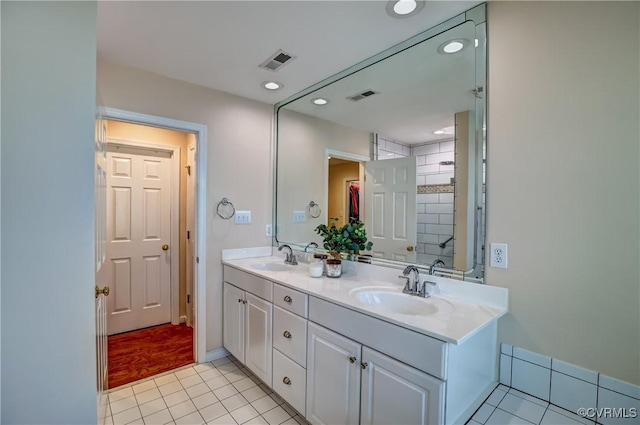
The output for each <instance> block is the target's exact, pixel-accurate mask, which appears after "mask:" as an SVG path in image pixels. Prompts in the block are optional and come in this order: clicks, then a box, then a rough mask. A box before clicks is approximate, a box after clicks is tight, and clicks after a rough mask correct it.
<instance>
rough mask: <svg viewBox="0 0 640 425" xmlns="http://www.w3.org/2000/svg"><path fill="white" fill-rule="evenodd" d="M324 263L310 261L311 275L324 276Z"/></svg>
mask: <svg viewBox="0 0 640 425" xmlns="http://www.w3.org/2000/svg"><path fill="white" fill-rule="evenodd" d="M323 270H324V263H323V262H322V261H312V262H310V263H309V276H311V277H322V272H323Z"/></svg>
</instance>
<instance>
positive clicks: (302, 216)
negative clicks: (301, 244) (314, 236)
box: [293, 211, 307, 223]
mask: <svg viewBox="0 0 640 425" xmlns="http://www.w3.org/2000/svg"><path fill="white" fill-rule="evenodd" d="M305 221H307V213H306V211H294V212H293V222H294V223H304V222H305Z"/></svg>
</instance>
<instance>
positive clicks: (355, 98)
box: [347, 89, 380, 102]
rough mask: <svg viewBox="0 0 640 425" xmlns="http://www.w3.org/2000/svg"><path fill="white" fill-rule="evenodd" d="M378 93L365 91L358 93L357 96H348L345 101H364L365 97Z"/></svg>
mask: <svg viewBox="0 0 640 425" xmlns="http://www.w3.org/2000/svg"><path fill="white" fill-rule="evenodd" d="M379 93H380V92H377V91H373V90H371V89H369V90H365V91H363V92H360V93H358V94H354V95H353V96H349V97H347V99H349V100H352V101H354V102H357V101H359V100H362V99H365V98H367V97H370V96H373V95H374V94H379Z"/></svg>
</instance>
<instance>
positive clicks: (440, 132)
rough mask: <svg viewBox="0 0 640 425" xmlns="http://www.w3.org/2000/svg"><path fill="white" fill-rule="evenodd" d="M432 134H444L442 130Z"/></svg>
mask: <svg viewBox="0 0 640 425" xmlns="http://www.w3.org/2000/svg"><path fill="white" fill-rule="evenodd" d="M433 134H444V130H436V131H434V132H433Z"/></svg>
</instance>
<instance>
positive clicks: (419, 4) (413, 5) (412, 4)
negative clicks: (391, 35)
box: [387, 0, 424, 18]
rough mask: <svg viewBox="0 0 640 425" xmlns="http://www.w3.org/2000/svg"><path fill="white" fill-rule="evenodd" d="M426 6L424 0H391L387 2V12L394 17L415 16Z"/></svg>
mask: <svg viewBox="0 0 640 425" xmlns="http://www.w3.org/2000/svg"><path fill="white" fill-rule="evenodd" d="M423 7H424V1H418V0H391V1H389V2H388V3H387V14H389V16H391V17H393V18H406V17H408V16H413V15H415V14H416V13H418V12H419V11H420V9H422V8H423Z"/></svg>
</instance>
